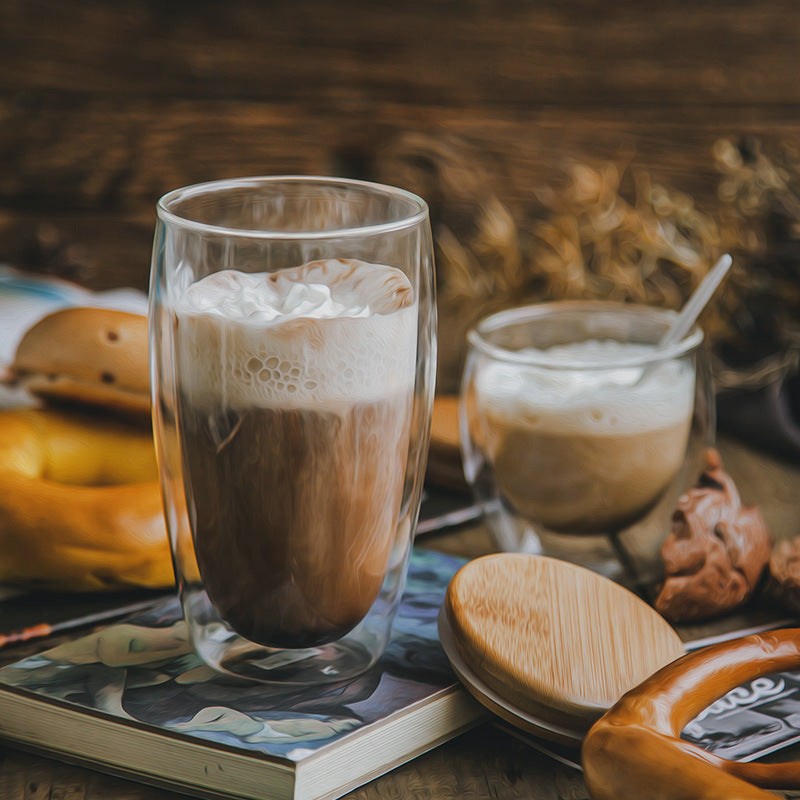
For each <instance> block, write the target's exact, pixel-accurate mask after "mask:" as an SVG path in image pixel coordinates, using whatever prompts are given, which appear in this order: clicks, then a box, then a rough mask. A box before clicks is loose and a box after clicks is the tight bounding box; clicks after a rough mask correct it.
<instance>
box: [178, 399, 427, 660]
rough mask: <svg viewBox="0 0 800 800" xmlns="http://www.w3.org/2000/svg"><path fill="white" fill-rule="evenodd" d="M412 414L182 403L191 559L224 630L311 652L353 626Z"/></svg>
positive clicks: (391, 512)
mask: <svg viewBox="0 0 800 800" xmlns="http://www.w3.org/2000/svg"><path fill="white" fill-rule="evenodd" d="M410 408H411V402H410V397H409V396H408V394H405V395H403V396H399V397H395V398H391V399H386V400H381V401H376V402H371V403H363V404H357V405H354V406H352V407H350V408H348V409H345V410H343V411H340V410H336V411H332V410H331V411H325V410H319V409H314V410H305V409H291V408H289V409H264V408H252V409H246V410H239V411H228V412H227V413H213V412H210V411H209V410H208V409H200V408H196V407H193V406H192V405H191V404H190V403H189V402H188V401H186V400H184V401H183V402H182V409H181V415H180V417H181V441H182V448H183V459H184V479H185V482H186V491H187V497H188V498H189V499H190V503H189V509H190V510H189V514H190V521H191V524H192V529H193V533H194V539H195V550H196V555H197V563H198V566H199V569H200V573H201V576H202V579H203V583H204V586H205V589H206V591H207V593H208V596H209V598H210V600H211V602H212V603H213V605H214V606H215V608H216V609H217V611H218V613H219V615H220V616H221V618H222V619H224V620H225V621H226V622H228V623H229V624H230V625H231V627H232V628H233V629H234V630H236V631H237V632H238V633H240V634H241V635H242V636H245V637H246V638H247V639H250V640H252V641H255V642H259V643H261V644H264V645H269V646H274V647H309V646H314V645H318V644H322V643H325V642H329V641H332V640H335V639H337V638H339V637H340V636H342V635H343V634H344V633H346V632H347V631H349V630H350V629H352V628H353V627H354V626H355V625H357V624H358V623H359V622H360V621H361V620H362V619H363V617H364V616H365V615H366V613H367V612H368V610H369V608H370V607H371V606H372V604H373V602H374V601H375V599H376V597H377V595H378V592H379V590H380V587H381V584H382V582H383V579H384V577H385V574H386V570H387V564H388V560H389V554H390V550H391V546H392V542H393V540H394V535H395V529H396V525H397V518H398V514H399V508H400V502H401V495H402V489H403V482H404V476H405V463H406V458H407V454H408V447H409V418H410Z"/></svg>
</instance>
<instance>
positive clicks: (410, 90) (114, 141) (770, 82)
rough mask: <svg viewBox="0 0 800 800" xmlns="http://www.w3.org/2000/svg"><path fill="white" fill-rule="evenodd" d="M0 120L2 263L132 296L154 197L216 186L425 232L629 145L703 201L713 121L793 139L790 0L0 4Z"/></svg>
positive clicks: (25, 0) (798, 117)
mask: <svg viewBox="0 0 800 800" xmlns="http://www.w3.org/2000/svg"><path fill="white" fill-rule="evenodd" d="M0 120H1V122H0V262H10V263H12V264H14V265H16V266H19V267H22V268H26V269H32V270H39V271H44V272H51V273H56V274H61V275H64V276H66V277H69V278H72V279H74V280H77V281H79V282H81V283H84V284H86V285H88V286H92V287H95V288H105V287H112V286H119V285H133V286H136V287H139V288H142V289H144V288H146V285H147V276H148V270H149V258H150V245H151V238H152V229H153V224H154V219H155V215H154V203H155V201H156V199H157V198H158V197H159V196H160V195H161V194H162V193H164V192H165V191H167V190H169V189H172V188H176V187H178V186H181V185H184V184H187V183H192V182H196V181H202V180H207V179H212V178H221V177H231V176H237V175H247V174H269V173H324V174H339V175H349V176H355V177H361V178H370V179H377V180H386V181H390V182H394V183H400V184H403V185H406V186H408V188H411V189H414V190H416V191H419V192H421V193H422V194H423V195H425V196H426V199H427V200H428V201H429V202H430V203H431V206H432V210H433V218H434V225H436V224H437V222H438V221H439V220H440V219H442V218H443V217H444V216H446V215H447V214H451V215H452V214H454V213H457V211H458V209H456V210H455V212H454V211H453V208H452V206H458V205H459V204H461V205H463V206H465V207H468V206H469V205H470V204H471V203H475V202H478V201H479V195H480V194H481V193H484V192H487V191H489V190H490V191H491V192H492V193H494V194H495V195H496V196H497V197H499V198H501V200H502V201H503V202H504V203H505V204H506V205H507V206H508V208H509V209H511V210H512V213H516V211H517V210H521V209H525V208H526V207H527V205H528V204H530V203H531V202H532V198H533V197H534V194H535V191H536V189H537V187H539V186H540V185H542V184H543V183H545V182H547V181H548V180H549V179H550V177H551V176H552V175H553V174H554V173H555V172H556V171H558V170H560V168H561V167H562V166H563V162H564V160H565V159H569V158H587V159H625V160H626V161H628V162H632V163H635V164H640V165H643V166H645V167H646V168H647V169H648V170H650V171H651V172H652V173H653V174H654V175H656V176H657V177H658V178H659V179H660V180H663V181H664V182H666V183H668V184H669V185H671V186H673V187H675V188H676V189H679V190H681V191H685V192H688V193H690V194H692V195H693V196H694V197H695V199H696V200H697V202H698V203H700V204H701V205H702V204H704V203H706V204H708V203H713V202H714V193H715V191H716V185H717V181H718V175H717V174H716V172H715V168H714V163H713V159H712V155H711V149H712V146H713V144H714V142H715V141H716V140H717V139H718V138H719V137H720V136H728V135H735V136H738V135H741V134H743V133H755V134H758V135H767V136H783V135H794V134H795V133H797V132H798V127H799V126H800V5H798V4H797V3H796V2H794V0H772V1H771V2H766V3H765V2H763V0H698V2H694V3H665V2H663V1H662V0H659V1H657V2H656V1H653V0H639V2H628V1H627V0H618V2H614V3H610V2H596V1H595V0H536V1H531V2H523V0H517V1H516V2H512V1H511V0H457V1H455V0H405V2H403V3H373V2H367V1H366V0H337V1H336V2H330V1H329V0H312V1H311V2H302V0H298V1H297V2H269V1H268V0H225V1H224V2H223V1H222V0H214V1H213V2H210V1H209V0H192V2H187V0H171V1H170V2H163V0H124V2H122V1H121V2H113V3H109V2H106V0H83V2H81V3H67V2H58V1H57V0H4V2H3V3H2V4H0ZM472 167H474V169H473V168H472ZM441 169H444V170H445V178H444V179H443V178H442V175H441V174H438V173H439V171H440V170H441ZM448 182H449V183H448ZM443 185H444V186H445V190H443V188H442V187H443ZM448 204H449V205H448Z"/></svg>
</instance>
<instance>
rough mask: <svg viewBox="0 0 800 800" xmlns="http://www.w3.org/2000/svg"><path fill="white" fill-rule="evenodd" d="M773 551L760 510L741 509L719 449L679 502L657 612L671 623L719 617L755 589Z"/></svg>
mask: <svg viewBox="0 0 800 800" xmlns="http://www.w3.org/2000/svg"><path fill="white" fill-rule="evenodd" d="M771 547H772V540H771V537H770V534H769V532H768V531H767V528H766V525H765V524H764V520H763V519H762V516H761V512H760V511H759V509H758V507H756V506H754V507H749V508H743V507H742V504H741V500H740V498H739V492H738V491H737V490H736V486H735V485H734V482H733V480H732V479H731V477H730V476H729V475H728V474H727V473H726V472H725V471H724V470H723V469H722V461H721V459H720V456H719V453H718V452H717V451H716V450H713V449H710V450H708V451H707V453H706V468H705V471H704V472H703V475H702V477H701V478H700V481H699V484H698V486H697V487H696V488H694V489H691V490H689V491H688V492H686V494H684V495H683V496H682V497H681V498H680V499H679V500H678V507H677V509H676V510H675V512H674V513H673V516H672V531H671V532H670V534H669V536H668V537H667V539H666V541H665V542H664V544H663V545H662V547H661V557H662V559H663V561H664V569H665V580H664V583H663V586H662V588H661V591H660V593H659V595H658V597H657V599H656V602H655V607H656V610H657V611H659V613H661V614H662V615H663V616H664V617H666V618H667V619H669V620H671V621H673V622H685V621H689V620H699V619H706V618H709V617H714V616H718V615H721V614H724V613H726V612H728V611H732V610H733V609H735V608H737V607H739V606H741V605H742V604H744V603H745V602H746V601H747V600H748V599H749V597H750V595H751V594H752V593H753V591H754V590H755V588H756V586H757V584H758V582H759V579H760V578H761V575H762V573H763V571H764V567H765V566H766V564H767V562H768V560H769V557H770V551H771Z"/></svg>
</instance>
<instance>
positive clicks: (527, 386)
mask: <svg viewBox="0 0 800 800" xmlns="http://www.w3.org/2000/svg"><path fill="white" fill-rule="evenodd" d="M654 353H655V348H654V347H648V346H647V345H635V344H626V343H622V342H611V341H602V342H601V341H590V342H577V343H574V344H570V345H559V346H558V347H553V348H550V349H548V350H546V351H540V352H539V353H536V354H537V355H540V354H543V355H544V356H545V358H544V359H542V360H543V361H545V362H546V363H549V364H553V365H557V364H559V363H569V364H570V365H571V367H574V368H563V369H553V368H547V367H540V366H531V365H527V364H525V365H522V364H511V363H501V362H487V363H484V364H481V365H480V367H479V368H478V369H477V371H476V375H475V390H476V395H477V399H478V403H479V405H480V406H481V407H483V408H485V409H487V410H490V411H491V413H492V414H493V415H495V416H502V417H504V418H506V419H508V420H513V421H516V422H518V423H522V424H524V425H525V426H526V427H529V428H531V429H541V430H547V431H549V432H556V431H568V432H591V433H598V434H620V433H623V434H633V433H639V432H642V431H647V430H655V429H659V428H668V427H670V426H673V425H676V424H680V423H682V422H683V421H685V420H686V419H687V418H688V416H689V415H690V414H691V411H692V406H693V400H694V381H695V376H694V369H693V367H692V365H691V364H690V363H688V362H686V361H681V360H678V359H673V360H667V361H656V362H653V363H652V364H650V365H648V366H646V367H643V366H613V367H611V366H610V367H608V368H603V363H604V362H607V363H609V364H612V363H614V364H620V363H621V364H624V362H625V361H626V360H631V359H634V358H637V357H640V356H644V355H648V354H654ZM581 367H582V368H581ZM589 367H591V369H589Z"/></svg>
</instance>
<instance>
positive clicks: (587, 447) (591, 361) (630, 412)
mask: <svg viewBox="0 0 800 800" xmlns="http://www.w3.org/2000/svg"><path fill="white" fill-rule="evenodd" d="M653 352H654V350H653V348H652V347H648V346H646V345H637V344H626V343H620V342H614V341H588V342H578V343H575V344H570V345H561V346H558V347H554V348H550V349H548V350H546V351H539V352H538V353H537V354H536V363H537V364H542V366H536V367H534V366H531V365H529V364H523V363H519V364H517V363H511V362H499V361H495V362H491V363H485V364H483V365H482V367H481V368H480V369H478V370H477V372H476V375H475V377H474V379H473V386H472V387H471V389H470V391H472V392H473V393H474V405H475V407H476V408H477V419H475V420H473V421H472V422H471V425H472V431H471V435H472V438H473V439H474V440H475V441H476V443H477V444H478V446H479V447H480V449H481V450H482V451H483V452H484V454H485V456H486V458H487V459H488V461H489V462H490V463H491V465H492V467H493V474H494V480H495V481H496V484H497V490H498V492H499V494H500V495H501V497H502V498H503V499H504V501H505V502H506V503H508V504H509V505H510V506H511V507H512V508H513V509H514V510H515V511H516V512H517V513H519V514H520V515H522V516H524V517H525V518H527V519H529V520H531V521H534V522H537V523H539V524H541V525H543V526H545V527H546V528H547V529H549V530H552V531H556V532H560V533H609V532H613V531H615V530H619V529H621V528H623V527H625V526H626V525H628V524H630V523H631V522H633V521H635V520H637V519H638V518H640V517H641V516H642V515H643V514H644V513H645V512H646V511H647V510H648V509H649V508H650V507H652V506H653V505H654V504H655V503H656V502H658V500H659V498H660V497H661V496H662V494H663V492H664V490H665V489H666V488H667V487H668V486H669V484H670V483H671V482H672V480H673V479H674V478H675V476H676V474H677V473H678V470H679V469H680V467H681V465H682V463H683V459H684V455H685V452H686V447H687V442H688V437H689V429H690V425H691V416H692V409H693V405H694V381H695V377H694V370H693V368H692V366H691V364H689V363H686V362H682V361H679V360H667V361H655V362H653V363H652V364H650V365H649V366H620V365H624V364H626V363H634V364H635V363H636V359H637V358H639V361H644V360H645V359H646V357H647V356H648V355H652V353H653ZM546 362H550V363H551V364H552V367H553V368H550V369H548V367H547V366H546ZM567 363H568V364H569V365H574V366H575V368H574V369H572V368H565V367H564V365H565V364H567ZM604 363H607V364H609V367H608V368H603V365H604ZM615 365H616V366H615ZM556 367H557V368H556Z"/></svg>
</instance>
